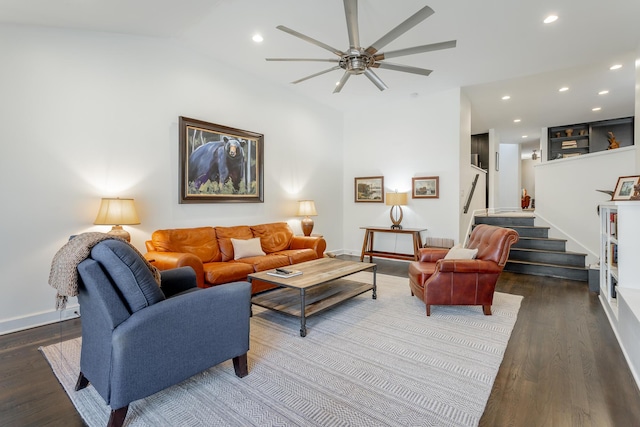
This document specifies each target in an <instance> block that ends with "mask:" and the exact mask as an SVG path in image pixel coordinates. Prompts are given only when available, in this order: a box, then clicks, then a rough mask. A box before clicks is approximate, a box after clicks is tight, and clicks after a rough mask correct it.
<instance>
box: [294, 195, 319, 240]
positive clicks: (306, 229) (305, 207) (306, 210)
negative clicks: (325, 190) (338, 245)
mask: <svg viewBox="0 0 640 427" xmlns="http://www.w3.org/2000/svg"><path fill="white" fill-rule="evenodd" d="M316 215H318V212H316V204H315V203H314V202H313V200H298V216H303V217H304V219H303V220H302V221H301V225H302V232H303V233H304V235H305V236H311V231H312V230H313V220H312V219H311V218H309V217H310V216H316Z"/></svg>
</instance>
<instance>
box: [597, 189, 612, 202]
mask: <svg viewBox="0 0 640 427" xmlns="http://www.w3.org/2000/svg"><path fill="white" fill-rule="evenodd" d="M596 191H599V192H601V193H604V194H608V195H609V197H611V199H610V200H613V194H614V192H613V191H611V190H596Z"/></svg>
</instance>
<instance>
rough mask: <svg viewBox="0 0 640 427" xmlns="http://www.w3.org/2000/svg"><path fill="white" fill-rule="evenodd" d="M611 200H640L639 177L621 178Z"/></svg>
mask: <svg viewBox="0 0 640 427" xmlns="http://www.w3.org/2000/svg"><path fill="white" fill-rule="evenodd" d="M611 200H640V176H637V175H636V176H621V177H619V178H618V183H617V184H616V189H615V191H614V192H613V196H611Z"/></svg>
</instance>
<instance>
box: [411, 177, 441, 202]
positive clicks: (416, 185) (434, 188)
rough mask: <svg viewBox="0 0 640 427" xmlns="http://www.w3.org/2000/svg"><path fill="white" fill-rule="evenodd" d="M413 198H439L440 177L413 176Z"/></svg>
mask: <svg viewBox="0 0 640 427" xmlns="http://www.w3.org/2000/svg"><path fill="white" fill-rule="evenodd" d="M411 188H412V191H411V198H412V199H437V198H439V197H440V177H437V176H425V177H419V178H411Z"/></svg>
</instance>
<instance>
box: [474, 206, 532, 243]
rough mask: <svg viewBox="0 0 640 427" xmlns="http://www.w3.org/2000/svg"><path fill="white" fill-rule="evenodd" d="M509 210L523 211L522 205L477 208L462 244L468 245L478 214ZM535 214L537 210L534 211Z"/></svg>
mask: <svg viewBox="0 0 640 427" xmlns="http://www.w3.org/2000/svg"><path fill="white" fill-rule="evenodd" d="M508 212H522V207H513V208H508V207H505V208H481V209H475V210H474V211H473V212H471V217H470V218H469V224H467V232H466V233H465V236H464V242H463V245H462V246H463V247H467V243H469V236H471V230H472V229H473V223H474V221H475V217H476V216H489V215H495V214H501V213H508ZM533 215H534V216H535V212H534V213H533Z"/></svg>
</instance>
